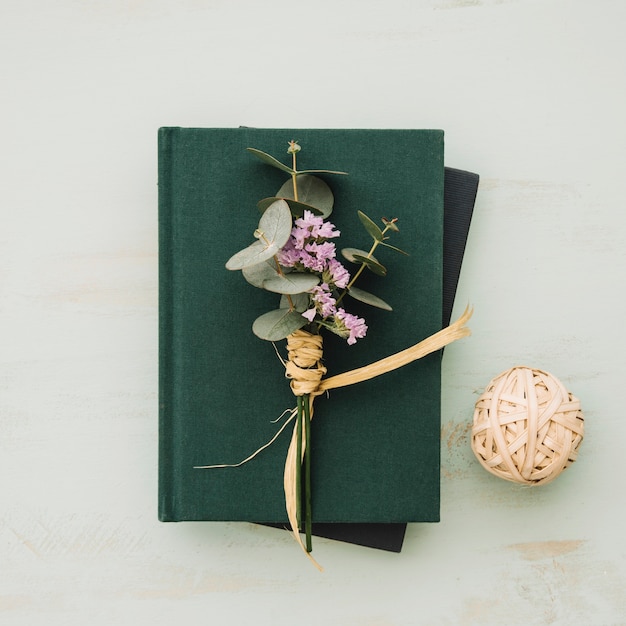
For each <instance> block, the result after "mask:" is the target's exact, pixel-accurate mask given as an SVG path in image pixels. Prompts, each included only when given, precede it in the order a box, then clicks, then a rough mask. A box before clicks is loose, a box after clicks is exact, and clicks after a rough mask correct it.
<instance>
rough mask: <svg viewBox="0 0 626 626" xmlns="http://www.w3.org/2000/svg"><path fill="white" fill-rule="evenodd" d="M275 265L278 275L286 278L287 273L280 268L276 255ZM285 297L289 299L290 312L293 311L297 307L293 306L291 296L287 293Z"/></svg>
mask: <svg viewBox="0 0 626 626" xmlns="http://www.w3.org/2000/svg"><path fill="white" fill-rule="evenodd" d="M274 263H276V271H277V272H278V274H279V275H280V276H282V277H283V278H284V277H285V272H283V270H282V268H281V267H280V263H279V262H278V255H277V254H275V255H274ZM285 296H286V298H287V302H289V310H290V311H293V310H294V309H295V308H296V307H295V306H294V304H293V300H292V299H291V296H290V295H289V294H288V293H286V294H285Z"/></svg>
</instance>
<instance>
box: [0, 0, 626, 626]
mask: <svg viewBox="0 0 626 626" xmlns="http://www.w3.org/2000/svg"><path fill="white" fill-rule="evenodd" d="M625 22H626V5H624V3H623V2H621V1H619V0H598V1H596V2H588V1H582V0H426V1H423V2H410V1H408V0H388V1H386V2H374V1H372V0H363V1H361V2H359V3H355V2H343V1H341V0H334V1H333V2H330V1H329V0H320V1H319V2H315V3H307V4H304V3H296V2H288V1H286V0H285V1H283V0H268V1H267V2H254V1H253V0H242V1H241V2H226V1H225V0H206V1H203V0H180V1H176V2H175V1H171V2H167V1H164V0H150V1H149V0H125V1H124V0H94V1H90V2H79V1H75V0H56V1H54V2H50V1H48V0H27V1H23V0H19V1H18V0H2V3H1V4H0V51H1V54H0V77H1V79H2V81H1V84H2V87H1V93H2V97H1V98H0V112H1V114H2V123H3V132H2V139H1V140H0V172H1V174H0V212H1V218H2V222H1V224H2V226H1V228H0V288H1V299H0V321H1V324H0V333H1V343H0V346H1V350H0V365H1V369H0V623H1V624H7V625H9V626H14V625H20V626H21V625H28V626H38V625H46V626H49V625H55V626H56V625H57V624H58V625H68V624H69V625H73V624H80V625H84V624H89V625H91V626H96V625H107V626H109V625H112V624H115V625H122V626H125V625H127V624H128V625H135V624H154V625H158V624H173V623H177V624H190V625H192V624H219V625H221V626H227V625H239V624H245V623H251V624H258V625H259V626H260V625H266V624H267V625H271V626H282V625H283V624H285V625H286V624H294V623H298V624H301V625H302V626H307V625H309V624H315V625H321V624H324V625H325V626H392V625H393V626H405V625H413V624H415V625H426V626H439V625H450V626H454V625H459V624H460V625H470V624H484V625H490V626H499V625H501V624H513V625H517V624H520V625H524V626H528V625H535V624H536V625H552V624H558V625H560V624H568V625H569V624H581V625H585V626H586V625H602V626H604V625H623V624H626V593H625V591H626V530H625V529H626V508H625V504H624V474H625V470H624V466H625V458H626V447H625V444H624V442H625V441H626V415H625V412H624V401H623V398H622V392H623V391H624V375H625V373H626V372H625V366H624V354H625V353H626V350H625V348H626V346H625V340H624V323H623V319H624V312H623V306H624V287H625V278H626V262H625V261H626V252H625V250H626V247H625V245H624V244H625V239H626V237H625V228H626V218H625V215H626V207H625V201H624V198H625V192H624V169H625V165H626V159H625V151H626V122H625V120H624V112H625V111H626V87H625V81H624V70H625V66H626V63H625V61H626V40H625V38H624V30H623V27H624V23H625ZM242 124H243V125H250V126H269V127H272V126H275V127H298V126H301V127H302V126H310V127H374V128H402V127H414V128H428V127H435V128H443V129H445V131H446V164H447V165H449V166H452V167H459V168H465V169H469V170H472V171H475V172H478V173H480V174H481V176H482V180H481V186H480V191H479V196H478V202H477V205H476V212H475V218H474V221H473V224H472V230H471V234H470V238H469V243H468V249H467V255H466V260H465V264H464V267H463V273H462V277H461V283H460V287H459V293H458V301H457V307H456V313H460V311H461V310H462V309H463V308H464V307H465V305H466V304H467V303H472V304H473V305H474V307H475V314H474V317H473V320H472V323H471V325H472V328H473V335H472V337H471V338H470V339H468V340H464V341H463V342H462V343H459V344H458V345H455V346H453V347H451V348H449V349H447V350H446V354H445V357H444V375H443V390H444V391H443V416H442V448H441V450H442V474H443V476H442V521H441V523H440V524H436V525H417V524H416V525H411V526H410V527H409V530H408V534H407V538H406V542H405V547H404V550H403V551H402V553H401V554H399V555H397V554H389V553H385V552H380V551H376V550H371V549H365V548H359V547H355V546H351V545H345V544H341V543H336V542H332V541H328V540H318V541H317V542H316V556H317V558H318V559H319V560H320V561H321V562H322V563H323V564H324V566H325V570H326V571H325V572H324V573H323V574H320V573H318V572H317V571H316V570H315V569H314V568H312V567H311V566H310V565H309V564H308V563H307V561H306V559H303V558H302V555H301V554H300V552H299V550H298V549H297V548H296V547H295V546H294V544H293V541H292V539H291V538H290V537H289V536H288V535H287V534H286V533H282V532H280V531H275V530H273V529H269V528H264V527H258V526H253V525H248V524H227V523H215V524H208V523H196V524H177V525H174V524H172V525H164V524H160V523H159V522H158V521H157V516H156V502H157V500H156V476H157V313H158V311H157V290H158V287H157V209H156V206H157V185H156V182H157V180H156V131H157V128H158V127H159V126H162V125H183V126H238V125H242ZM516 364H526V365H532V366H536V367H541V368H544V369H547V370H549V371H551V372H552V373H554V374H555V375H556V376H558V377H559V378H561V379H562V380H563V382H564V383H565V384H566V385H567V386H568V387H569V388H570V389H571V391H573V392H574V393H575V394H576V395H577V396H578V397H579V398H580V399H581V401H582V405H583V409H584V411H585V417H586V429H587V432H586V438H585V441H584V442H583V445H582V448H581V451H580V456H579V461H578V462H577V463H576V464H575V465H574V466H573V467H572V468H571V469H569V470H567V471H566V473H565V474H564V475H563V476H561V477H560V478H559V479H558V480H556V481H555V482H554V483H552V484H551V485H548V486H546V487H544V488H539V489H527V488H520V487H517V486H515V485H512V484H508V483H505V482H503V481H500V480H499V479H496V478H493V477H492V476H490V475H489V474H487V473H486V472H485V471H484V470H483V469H482V468H481V467H480V466H479V465H478V463H477V462H476V461H475V460H474V458H473V455H472V453H471V451H470V448H469V434H468V433H469V429H470V421H471V417H472V411H473V405H474V402H475V401H476V399H477V397H478V395H479V394H480V392H481V391H482V389H483V388H484V387H485V385H486V384H487V383H488V381H489V380H490V379H491V378H492V377H493V376H495V375H496V374H497V373H499V372H500V371H502V370H504V369H506V368H508V367H510V366H512V365H516Z"/></svg>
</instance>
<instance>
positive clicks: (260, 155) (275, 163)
mask: <svg viewBox="0 0 626 626" xmlns="http://www.w3.org/2000/svg"><path fill="white" fill-rule="evenodd" d="M246 150H247V151H248V152H250V153H251V154H253V155H254V156H255V157H256V158H257V159H260V160H261V161H263V163H267V165H271V166H272V167H275V168H277V169H279V170H281V171H283V172H286V173H287V174H293V170H292V169H291V168H290V167H287V166H286V165H284V164H283V163H281V162H280V161H279V160H278V159H275V158H274V157H273V156H272V155H271V154H267V152H262V151H261V150H257V149H256V148H246Z"/></svg>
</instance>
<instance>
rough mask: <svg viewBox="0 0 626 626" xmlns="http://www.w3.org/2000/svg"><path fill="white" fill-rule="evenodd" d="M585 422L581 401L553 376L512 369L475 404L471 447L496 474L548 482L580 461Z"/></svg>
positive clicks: (528, 481) (522, 480) (531, 482)
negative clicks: (579, 455)
mask: <svg viewBox="0 0 626 626" xmlns="http://www.w3.org/2000/svg"><path fill="white" fill-rule="evenodd" d="M583 432H584V422H583V414H582V411H581V408H580V402H579V400H578V399H577V398H576V397H574V396H573V395H572V394H571V393H569V392H568V391H567V389H566V388H565V387H564V386H563V384H562V383H561V382H560V381H559V380H558V379H557V378H555V377H554V376H552V375H551V374H549V373H547V372H544V371H542V370H538V369H531V368H529V367H513V368H511V369H509V370H507V371H506V372H502V373H501V374H500V375H499V376H496V378H494V379H493V380H492V381H491V382H490V383H489V385H488V386H487V388H486V389H485V392H484V393H483V394H482V395H481V396H480V398H479V399H478V401H477V402H476V408H475V411H474V426H473V428H472V450H473V451H474V454H475V455H476V457H477V459H478V460H479V461H480V463H481V465H482V466H483V467H484V468H485V469H486V470H487V471H489V472H491V473H492V474H495V475H496V476H499V477H500V478H504V479H505V480H510V481H513V482H517V483H523V484H525V485H539V484H545V483H547V482H549V481H551V480H553V479H554V478H556V477H557V476H558V475H559V474H560V473H561V472H562V471H563V470H564V469H565V468H566V467H567V466H568V465H571V463H573V462H574V461H575V460H576V456H577V454H578V448H579V446H580V443H581V441H582V439H583Z"/></svg>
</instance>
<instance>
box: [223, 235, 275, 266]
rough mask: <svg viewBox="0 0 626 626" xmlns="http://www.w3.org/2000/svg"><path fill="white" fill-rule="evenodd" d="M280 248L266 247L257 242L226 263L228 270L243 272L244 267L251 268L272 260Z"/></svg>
mask: <svg viewBox="0 0 626 626" xmlns="http://www.w3.org/2000/svg"><path fill="white" fill-rule="evenodd" d="M279 250H280V248H279V247H278V246H276V245H269V246H268V245H266V244H265V243H264V242H262V241H255V242H254V243H253V244H251V245H249V246H248V247H247V248H244V249H243V250H240V251H239V252H237V253H236V254H233V256H231V257H230V259H228V261H226V269H228V270H242V269H243V268H244V267H251V266H252V265H257V264H258V263H262V262H263V261H266V260H267V259H271V258H272V257H273V256H274V255H275V254H276V253H277V252H278V251H279Z"/></svg>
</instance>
